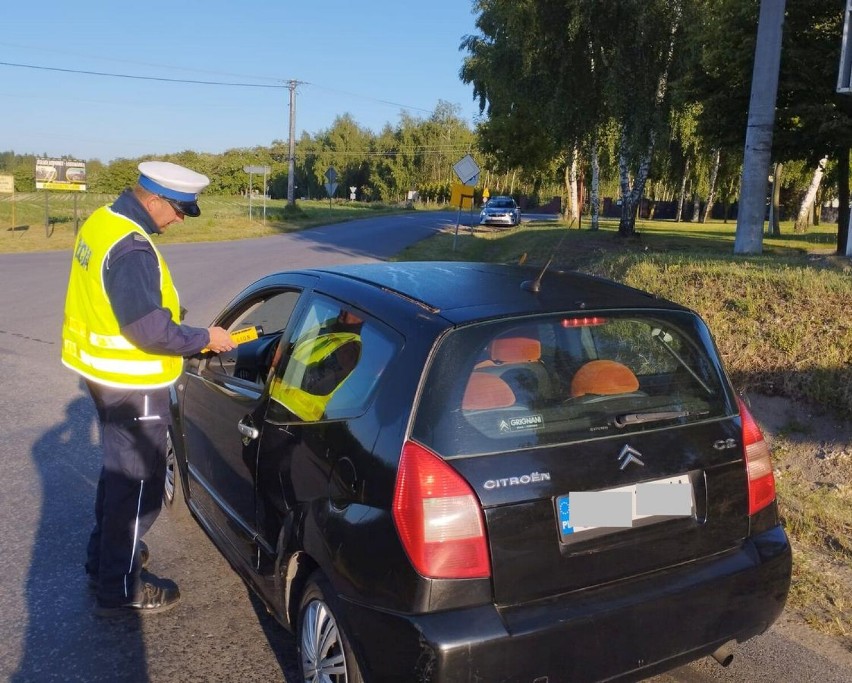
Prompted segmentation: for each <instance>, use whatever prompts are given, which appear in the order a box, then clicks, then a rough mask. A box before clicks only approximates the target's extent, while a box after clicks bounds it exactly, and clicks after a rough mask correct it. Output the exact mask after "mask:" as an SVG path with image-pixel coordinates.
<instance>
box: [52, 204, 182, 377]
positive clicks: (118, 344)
mask: <svg viewBox="0 0 852 683" xmlns="http://www.w3.org/2000/svg"><path fill="white" fill-rule="evenodd" d="M131 233H138V234H140V235H142V236H143V237H144V238H145V239H147V240H148V242H149V243H150V244H151V247H152V248H153V250H154V253H155V254H156V256H157V261H158V262H159V266H160V293H161V295H162V302H163V307H164V308H166V309H168V311H169V312H170V313H171V316H172V320H173V321H174V322H175V323H179V321H180V303H179V300H178V293H177V290H176V289H175V286H174V282H173V281H172V276H171V274H170V273H169V269H168V266H166V262H165V261H164V260H163V257H162V256H161V255H160V252H159V251H158V250H157V248H156V247H155V246H154V243H153V242H152V241H151V238H150V237H149V236H148V235H147V233H146V232H145V231H144V230H143V229H142V228H141V227H139V225H137V224H136V223H135V222H133V221H132V220H130V219H129V218H125V217H124V216H121V215H119V214H117V213H115V212H114V211H112V210H111V209H110V208H109V207H106V206H104V207H101V208H100V209H98V210H97V211H95V212H94V213H93V214H92V215H91V216H90V217H89V219H88V220H87V221H86V222H85V223H84V224H83V227H82V228H81V229H80V232H79V234H78V235H77V239H76V241H75V243H74V258H73V259H72V261H71V276H70V278H69V281H68V293H67V294H66V297H65V322H64V324H63V326H62V363H63V364H64V365H65V366H66V367H68V368H70V369H71V370H74V371H75V372H78V373H79V374H81V375H82V376H83V377H85V378H87V379H90V380H92V381H93V382H97V383H98V384H104V385H107V386H111V387H119V388H127V389H155V388H159V387H166V386H169V385H170V384H172V383H173V382H174V381H175V380H177V378H178V377H179V376H180V373H181V370H182V369H183V358H182V357H181V356H167V355H161V354H156V353H148V352H147V351H143V350H142V349H139V348H137V347H136V346H134V345H133V344H132V343H131V342H130V340H129V339H127V338H126V337H124V336H123V335H122V334H121V329H120V326H119V324H118V320H117V319H116V317H115V314H114V313H113V311H112V306H111V305H110V302H109V297H108V296H107V293H106V286H105V283H104V279H103V273H104V260H105V259H106V257H107V255H108V254H109V251H110V249H112V248H113V247H114V246H115V245H116V244H117V243H118V242H119V240H121V239H123V238H125V237H127V236H128V235H130V234H131Z"/></svg>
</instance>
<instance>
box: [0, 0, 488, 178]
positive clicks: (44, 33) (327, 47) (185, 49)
mask: <svg viewBox="0 0 852 683" xmlns="http://www.w3.org/2000/svg"><path fill="white" fill-rule="evenodd" d="M474 21H475V16H474V15H473V14H472V5H471V2H470V0H432V1H431V2H406V1H405V0H362V2H344V1H343V0H320V1H319V2H310V1H303V2H292V1H290V0H242V1H240V0H232V1H226V0H145V1H143V2H121V1H120V0H110V1H109V2H107V1H103V2H95V1H93V0H72V1H70V2H69V1H67V0H65V1H62V0H37V1H34V2H33V1H30V2H26V1H23V2H22V1H20V0H15V1H14V2H5V3H4V7H3V11H2V13H1V14H0V62H4V63H5V64H0V151H7V150H14V151H15V152H17V153H19V154H36V155H42V154H47V155H48V156H62V155H70V156H73V157H75V158H79V159H100V160H101V161H104V162H108V161H111V160H112V159H115V158H118V157H137V156H141V155H143V154H166V153H171V152H180V151H182V150H186V149H190V150H195V151H197V152H212V153H219V152H222V151H224V150H226V149H231V148H234V147H253V146H256V145H264V146H265V145H269V144H270V143H271V142H272V141H273V140H276V139H277V140H287V138H288V134H289V104H288V102H289V100H288V96H289V92H288V90H287V87H286V82H287V81H289V80H290V79H295V80H298V81H301V82H302V83H301V84H300V85H299V86H298V87H297V89H296V137H297V139H298V137H300V136H301V133H302V131H307V132H309V133H311V134H314V133H317V132H318V131H321V130H324V129H327V128H329V127H330V126H331V125H332V123H333V122H334V119H335V118H336V117H337V116H341V115H343V114H346V113H348V114H350V115H351V116H352V117H353V119H354V120H355V121H356V122H357V123H358V124H359V125H361V126H363V127H366V128H369V129H370V130H372V131H374V132H376V133H378V132H379V131H380V130H381V129H382V128H383V127H384V125H385V124H386V123H391V124H395V123H398V121H399V117H400V114H401V112H402V111H406V112H407V113H409V114H410V115H412V116H416V117H421V118H425V117H428V116H429V115H430V114H431V113H432V112H433V111H434V110H435V107H436V105H437V104H438V102H439V101H441V100H443V101H445V102H449V103H451V104H454V105H458V107H459V111H458V113H459V115H460V116H461V117H462V118H463V119H465V120H467V121H468V122H470V123H471V124H473V122H474V121H475V118H476V116H477V115H478V107H477V105H476V103H475V102H474V101H473V89H472V87H471V86H469V85H465V84H463V83H462V82H461V80H460V79H459V75H458V74H459V69H460V68H461V65H462V62H463V59H464V56H465V52H462V51H459V44H460V43H461V41H462V38H463V37H464V36H465V35H468V34H472V33H475V26H474ZM7 64H19V65H29V66H35V67H42V68H39V69H32V68H25V67H20V66H8V65H7ZM44 67H48V68H50V69H67V70H69V71H93V72H101V73H111V74H123V75H132V76H144V77H154V78H161V79H181V80H197V81H217V82H228V83H246V84H254V85H261V86H278V87H274V88H269V87H229V86H221V85H202V84H188V83H174V82H169V81H168V80H162V81H153V80H141V79H130V78H113V77H106V76H95V75H86V74H79V73H68V72H62V71H51V70H47V69H45V68H44Z"/></svg>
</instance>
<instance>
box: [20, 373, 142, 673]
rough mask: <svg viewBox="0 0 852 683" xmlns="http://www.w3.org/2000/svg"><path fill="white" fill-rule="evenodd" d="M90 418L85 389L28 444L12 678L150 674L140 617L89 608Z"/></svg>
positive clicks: (93, 455) (95, 456)
mask: <svg viewBox="0 0 852 683" xmlns="http://www.w3.org/2000/svg"><path fill="white" fill-rule="evenodd" d="M81 386H82V385H81ZM83 391H84V392H85V389H83ZM96 424H97V420H96V417H95V410H94V405H93V403H92V400H91V399H90V398H89V396H88V393H84V394H83V395H79V396H77V397H76V398H74V399H73V400H72V401H71V402H70V403H69V404H68V406H67V409H66V413H65V417H64V419H63V420H62V421H61V422H60V423H58V424H57V425H55V426H54V427H53V428H51V429H49V430H48V431H47V432H45V434H44V435H43V436H42V437H41V438H40V439H39V440H38V441H37V442H36V443H35V445H34V446H33V452H32V458H33V462H34V464H35V466H36V470H37V471H38V474H39V477H40V483H41V491H40V495H41V516H40V519H39V522H38V527H37V531H36V538H35V542H34V544H33V554H32V557H31V558H30V563H29V575H28V577H27V581H26V585H25V589H24V590H25V593H26V595H25V603H26V614H25V615H23V617H22V618H24V619H26V620H27V626H26V635H25V637H24V643H23V649H24V652H23V656H22V658H21V663H20V666H19V668H18V670H17V671H16V672H15V673H14V674H13V675H12V676H11V679H10V680H11V681H13V683H25V682H26V683H30V682H32V681H39V682H40V683H41V682H44V681H72V680H78V681H110V683H112V682H115V681H128V682H131V681H132V682H133V683H137V682H144V681H148V670H147V658H146V651H145V645H144V642H143V638H142V629H141V624H140V623H139V618H138V617H136V616H135V615H128V616H122V617H120V618H117V619H115V618H114V619H109V620H105V619H102V618H98V617H96V616H94V615H93V614H92V607H93V606H94V602H95V597H94V594H93V592H92V591H90V589H89V588H88V585H87V579H86V574H85V571H84V568H83V563H84V561H85V554H86V553H85V549H86V543H87V541H88V537H89V533H90V532H91V528H92V524H93V521H94V514H93V504H94V503H93V501H94V493H95V486H96V484H97V479H98V473H99V471H100V465H101V451H100V446H99V443H98V441H99V439H97V437H96V436H95V435H97V428H96ZM22 560H25V558H22ZM7 618H9V615H4V619H7Z"/></svg>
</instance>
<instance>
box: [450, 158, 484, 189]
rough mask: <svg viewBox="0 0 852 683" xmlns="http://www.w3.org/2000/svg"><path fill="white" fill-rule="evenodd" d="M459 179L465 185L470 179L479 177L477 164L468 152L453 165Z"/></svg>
mask: <svg viewBox="0 0 852 683" xmlns="http://www.w3.org/2000/svg"><path fill="white" fill-rule="evenodd" d="M453 170H454V171H455V172H456V175H457V176H458V178H459V180H461V181H462V183H464V184H465V185H471V184H472V183H471V181H475V180H476V179H477V178H478V177H479V166H477V165H476V162H475V161H474V160H473V157H472V156H470V154H466V155H465V156H464V157H462V158H461V159H460V160H459V161H457V162H456V164H455V166H453Z"/></svg>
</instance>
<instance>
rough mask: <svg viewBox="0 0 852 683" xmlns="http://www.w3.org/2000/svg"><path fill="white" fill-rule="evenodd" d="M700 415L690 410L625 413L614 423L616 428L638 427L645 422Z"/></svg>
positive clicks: (617, 417) (617, 416) (616, 418)
mask: <svg viewBox="0 0 852 683" xmlns="http://www.w3.org/2000/svg"><path fill="white" fill-rule="evenodd" d="M699 414H700V413H693V412H690V411H689V410H658V411H655V412H651V413H624V415H616V416H615V420H614V421H615V426H616V427H627V426H628V425H638V424H642V423H644V422H658V421H662V420H675V419H677V418H679V417H687V416H688V415H699Z"/></svg>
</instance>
